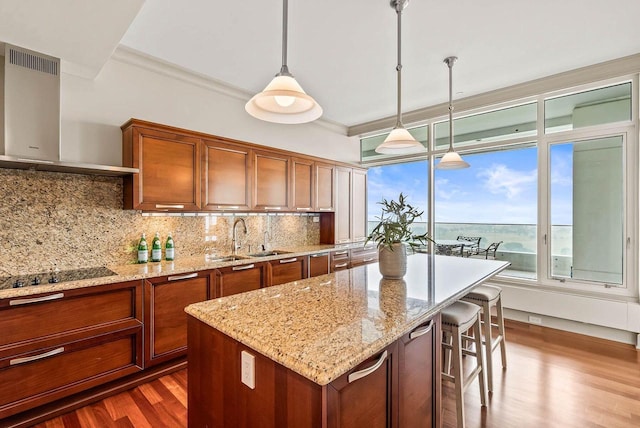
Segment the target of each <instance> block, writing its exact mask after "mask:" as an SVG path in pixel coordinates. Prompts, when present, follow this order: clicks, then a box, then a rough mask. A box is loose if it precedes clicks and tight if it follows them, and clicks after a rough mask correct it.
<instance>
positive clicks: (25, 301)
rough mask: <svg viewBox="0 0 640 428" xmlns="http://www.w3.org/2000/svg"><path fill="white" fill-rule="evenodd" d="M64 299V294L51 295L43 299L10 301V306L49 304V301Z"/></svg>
mask: <svg viewBox="0 0 640 428" xmlns="http://www.w3.org/2000/svg"><path fill="white" fill-rule="evenodd" d="M63 297H64V293H58V294H50V295H48V296H43V297H34V298H33V299H19V300H10V301H9V306H18V305H28V304H30V303H39V302H47V301H49V300H58V299H62V298H63Z"/></svg>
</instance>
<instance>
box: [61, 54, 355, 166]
mask: <svg viewBox="0 0 640 428" xmlns="http://www.w3.org/2000/svg"><path fill="white" fill-rule="evenodd" d="M265 78H266V77H265ZM217 87H219V85H217V84H216V83H215V82H211V81H207V80H206V79H204V78H203V77H202V76H194V75H192V74H189V73H186V72H184V71H183V70H180V69H177V68H176V67H173V66H170V65H167V64H163V63H161V62H158V61H155V60H152V59H145V58H143V57H141V56H139V55H137V54H135V53H131V52H126V51H122V50H119V51H116V54H115V55H114V56H113V57H112V58H111V59H110V60H109V61H108V62H107V64H106V65H105V67H104V68H103V69H102V71H101V72H100V74H99V75H98V77H97V78H96V79H95V80H86V79H83V78H79V77H76V76H72V75H69V74H65V73H64V70H63V74H62V81H61V88H62V93H61V103H62V105H61V112H62V113H61V114H62V126H61V134H62V148H61V158H62V160H65V161H80V162H87V163H99V164H107V165H121V164H122V148H121V145H122V134H121V131H120V125H122V124H123V123H125V122H126V121H127V120H129V119H130V118H132V117H135V118H138V119H143V120H148V121H152V122H158V123H162V124H166V125H170V126H176V127H179V128H185V129H189V130H194V131H200V132H205V133H208V134H213V135H219V136H223V137H229V138H235V139H238V140H242V141H247V142H251V143H255V144H261V145H265V146H271V147H277V148H281V149H286V150H291V151H295V152H300V153H305V154H310V155H314V156H320V157H323V158H328V159H334V160H338V161H345V162H358V161H359V160H360V156H359V144H360V143H359V140H358V138H357V137H346V128H343V127H341V126H336V125H331V124H327V123H324V124H323V123H311V124H304V125H279V124H272V123H268V122H263V121H260V120H257V119H254V118H253V117H251V116H249V114H247V113H246V112H245V110H244V104H245V102H246V100H248V99H249V97H250V96H249V95H248V94H244V93H242V92H240V91H237V90H233V89H231V90H229V91H227V93H229V94H230V95H228V94H224V93H221V92H220V91H218V90H215V88H217Z"/></svg>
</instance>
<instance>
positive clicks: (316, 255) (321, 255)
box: [310, 253, 327, 257]
mask: <svg viewBox="0 0 640 428" xmlns="http://www.w3.org/2000/svg"><path fill="white" fill-rule="evenodd" d="M326 255H327V253H321V254H311V256H310V257H324V256H326Z"/></svg>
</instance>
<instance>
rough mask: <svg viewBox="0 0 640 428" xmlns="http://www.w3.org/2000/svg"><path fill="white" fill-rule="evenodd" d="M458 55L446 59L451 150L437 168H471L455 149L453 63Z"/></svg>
mask: <svg viewBox="0 0 640 428" xmlns="http://www.w3.org/2000/svg"><path fill="white" fill-rule="evenodd" d="M457 59H458V57H456V56H450V57H447V58H445V59H444V63H445V64H447V66H448V67H449V150H447V153H445V154H444V156H442V159H440V162H438V164H437V165H436V169H462V168H469V164H468V163H467V162H465V161H464V160H462V158H461V157H460V155H459V154H458V153H456V152H455V151H454V150H453V84H452V81H453V63H454V62H456V60H457Z"/></svg>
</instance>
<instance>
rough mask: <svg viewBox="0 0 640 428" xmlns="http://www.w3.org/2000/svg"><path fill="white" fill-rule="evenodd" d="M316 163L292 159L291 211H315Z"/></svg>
mask: <svg viewBox="0 0 640 428" xmlns="http://www.w3.org/2000/svg"><path fill="white" fill-rule="evenodd" d="M314 166H315V165H314V163H313V161H312V160H309V159H301V158H291V209H292V210H295V211H313V210H314V208H315V193H314V187H315V174H314Z"/></svg>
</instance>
